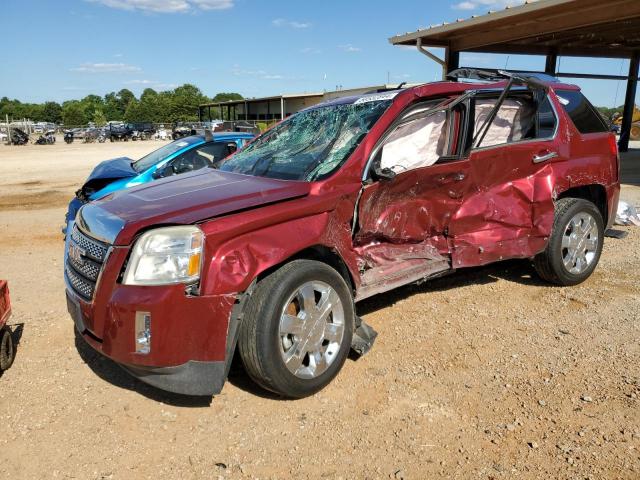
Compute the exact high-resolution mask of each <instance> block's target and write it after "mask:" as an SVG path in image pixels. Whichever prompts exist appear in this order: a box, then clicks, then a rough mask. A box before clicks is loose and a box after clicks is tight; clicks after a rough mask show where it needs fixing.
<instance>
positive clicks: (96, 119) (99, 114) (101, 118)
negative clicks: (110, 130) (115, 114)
mask: <svg viewBox="0 0 640 480" xmlns="http://www.w3.org/2000/svg"><path fill="white" fill-rule="evenodd" d="M93 123H95V124H96V126H98V127H102V126H104V125H106V124H107V117H106V116H105V115H104V112H103V111H102V110H101V109H99V108H98V109H97V110H96V111H95V112H93Z"/></svg>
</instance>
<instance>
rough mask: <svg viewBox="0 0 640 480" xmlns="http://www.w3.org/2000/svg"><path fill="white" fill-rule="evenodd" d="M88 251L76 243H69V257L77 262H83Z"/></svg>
mask: <svg viewBox="0 0 640 480" xmlns="http://www.w3.org/2000/svg"><path fill="white" fill-rule="evenodd" d="M85 253H86V252H85V251H84V250H83V249H82V248H80V247H79V246H77V245H76V244H75V243H69V258H71V260H73V261H74V262H76V263H82V256H83V255H84V254H85Z"/></svg>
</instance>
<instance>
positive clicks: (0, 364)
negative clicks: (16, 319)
mask: <svg viewBox="0 0 640 480" xmlns="http://www.w3.org/2000/svg"><path fill="white" fill-rule="evenodd" d="M14 358H15V348H14V344H13V336H12V335H11V330H9V329H8V328H7V327H4V328H3V329H2V330H1V331H0V371H4V370H7V369H8V368H9V367H11V365H13V359H14Z"/></svg>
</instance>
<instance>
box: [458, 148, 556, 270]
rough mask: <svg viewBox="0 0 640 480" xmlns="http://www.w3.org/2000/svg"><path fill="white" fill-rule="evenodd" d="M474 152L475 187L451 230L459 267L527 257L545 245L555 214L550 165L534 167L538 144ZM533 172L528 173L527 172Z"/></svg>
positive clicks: (552, 177) (552, 178)
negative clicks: (514, 148)
mask: <svg viewBox="0 0 640 480" xmlns="http://www.w3.org/2000/svg"><path fill="white" fill-rule="evenodd" d="M525 148H526V150H523V151H521V152H517V151H516V152H514V150H513V149H510V148H509V147H507V148H505V149H503V148H497V149H493V150H490V151H484V152H476V153H474V154H473V155H472V159H471V161H472V165H473V167H472V168H473V172H474V173H473V175H474V181H475V182H476V183H477V185H478V186H477V188H476V189H475V191H474V192H473V193H472V194H470V195H469V197H468V198H466V199H465V201H464V204H463V206H462V207H461V208H460V210H458V212H457V213H456V216H455V218H454V219H453V221H452V226H451V229H450V236H451V239H450V241H451V245H452V264H453V266H454V268H460V267H468V266H476V265H485V264H488V263H491V262H495V261H499V260H503V259H505V258H528V257H531V256H533V255H535V254H537V253H539V252H540V251H542V250H543V249H544V247H545V245H546V240H547V238H548V236H549V235H550V233H551V228H552V226H553V218H554V202H553V197H554V193H553V188H554V173H553V168H552V167H551V165H549V164H546V165H534V164H533V163H532V162H531V156H532V154H531V152H532V151H536V150H535V146H534V145H531V146H528V147H525ZM527 174H528V175H527Z"/></svg>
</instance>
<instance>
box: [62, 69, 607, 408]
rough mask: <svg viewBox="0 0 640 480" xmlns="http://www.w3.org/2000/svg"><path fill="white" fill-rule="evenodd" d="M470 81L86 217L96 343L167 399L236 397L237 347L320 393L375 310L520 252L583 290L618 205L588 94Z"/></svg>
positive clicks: (261, 367) (76, 293)
mask: <svg viewBox="0 0 640 480" xmlns="http://www.w3.org/2000/svg"><path fill="white" fill-rule="evenodd" d="M454 77H456V78H455V79H456V80H458V81H450V82H438V83H432V84H428V85H423V86H418V87H414V88H408V89H404V90H396V91H386V92H377V93H374V94H368V95H363V96H359V97H350V98H341V99H337V100H334V101H331V102H329V103H325V104H321V105H317V106H315V107H312V108H309V109H307V110H304V111H302V112H300V113H297V114H295V115H293V116H292V117H290V118H288V119H287V120H285V121H283V122H282V123H280V124H279V125H277V126H275V127H274V128H272V129H271V130H269V131H268V132H267V133H265V134H263V135H262V136H261V137H259V138H258V139H257V140H255V141H254V142H253V143H251V144H250V145H249V146H247V147H246V148H245V149H244V150H242V151H241V152H239V153H237V154H236V155H234V156H233V157H231V158H229V159H228V160H227V161H226V162H225V163H223V164H222V165H221V166H219V167H218V168H217V169H213V168H208V169H203V170H200V171H197V172H193V173H190V174H185V175H181V176H179V177H170V178H167V179H163V180H160V181H158V182H155V183H153V184H149V185H143V186H139V187H134V188H132V189H130V190H127V191H121V192H116V193H114V194H112V195H110V196H108V197H105V198H104V199H101V200H99V201H96V202H93V203H90V204H87V205H85V206H83V207H82V208H81V209H80V211H79V212H78V214H77V216H76V219H75V222H73V224H72V225H70V228H69V229H68V232H67V239H66V250H65V274H64V276H65V281H66V289H67V304H68V309H69V312H70V314H71V316H72V317H73V319H74V321H75V325H76V328H77V330H78V332H79V334H80V335H81V336H82V337H83V338H84V339H85V340H86V342H88V343H89V344H90V345H91V346H92V347H93V348H94V349H96V350H97V351H99V352H100V353H102V354H104V355H106V356H107V357H109V358H111V359H113V360H114V361H115V362H117V363H118V364H120V365H121V366H122V367H124V368H125V369H126V370H127V371H128V372H130V373H131V374H132V375H134V376H135V377H137V378H139V379H141V380H142V381H144V382H147V383H149V384H151V385H154V386H156V387H159V388H161V389H165V390H168V391H172V392H178V393H183V394H190V395H211V394H215V393H218V392H220V390H221V389H222V387H223V385H224V382H225V379H226V377H227V372H228V370H229V366H230V363H231V360H232V358H233V356H234V353H235V351H236V349H237V350H238V352H239V356H240V358H241V359H242V361H243V364H244V366H245V369H246V371H247V372H248V374H249V375H250V376H251V378H253V380H255V381H256V382H257V383H258V384H259V385H261V386H262V387H264V388H266V389H269V390H271V391H273V392H277V393H278V394H281V395H283V396H287V397H304V396H306V395H310V394H313V393H314V392H317V391H318V390H320V389H321V388H323V387H324V386H326V385H327V384H328V383H329V382H330V381H331V380H332V379H333V378H334V377H335V376H336V375H337V373H338V371H339V370H340V368H341V367H342V365H343V363H344V361H345V359H346V357H347V355H348V353H349V350H350V349H351V348H355V349H356V350H359V351H360V352H361V353H362V352H364V351H366V350H367V349H368V347H369V346H370V344H371V342H372V341H373V338H374V336H375V332H373V331H372V330H371V329H370V328H369V327H367V326H366V325H365V324H364V323H362V322H361V321H360V319H359V318H358V317H357V316H356V309H355V303H356V302H358V301H360V300H362V299H364V298H367V297H370V296H372V295H376V294H381V293H383V292H387V291H389V290H391V289H394V288H396V287H399V286H401V285H406V284H409V283H412V282H421V281H424V280H428V279H430V278H434V277H438V276H441V275H443V274H446V273H451V272H453V271H454V270H456V269H460V268H465V267H474V266H478V265H485V264H488V263H491V262H496V261H499V260H504V259H510V258H525V259H527V258H528V259H531V260H532V261H533V263H534V265H535V268H536V270H537V271H538V272H539V274H540V276H541V277H542V278H543V279H545V280H548V281H549V282H552V283H555V284H559V285H575V284H577V283H579V282H582V281H583V280H585V279H586V278H587V277H589V275H590V274H591V273H592V272H593V270H594V269H595V268H596V265H597V263H598V260H599V258H600V253H601V251H602V245H603V241H604V232H605V229H606V228H607V225H609V224H610V223H611V222H612V220H613V218H614V212H615V209H616V205H617V201H618V194H619V180H618V169H619V165H618V156H617V149H616V144H615V139H614V137H613V135H612V134H610V133H609V132H608V131H607V130H608V129H607V127H606V125H605V124H604V123H603V122H602V120H601V118H600V116H599V115H598V114H597V113H596V111H595V109H594V108H593V107H592V106H591V104H590V103H589V102H588V101H587V100H586V99H585V98H584V96H583V95H582V94H581V93H580V90H579V89H578V88H577V87H575V86H572V85H565V84H561V83H558V81H557V80H555V79H552V78H541V77H536V76H530V75H525V74H514V73H506V72H481V71H477V70H463V71H457V72H454ZM464 78H471V79H474V80H475V81H473V82H470V81H468V80H464Z"/></svg>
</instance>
